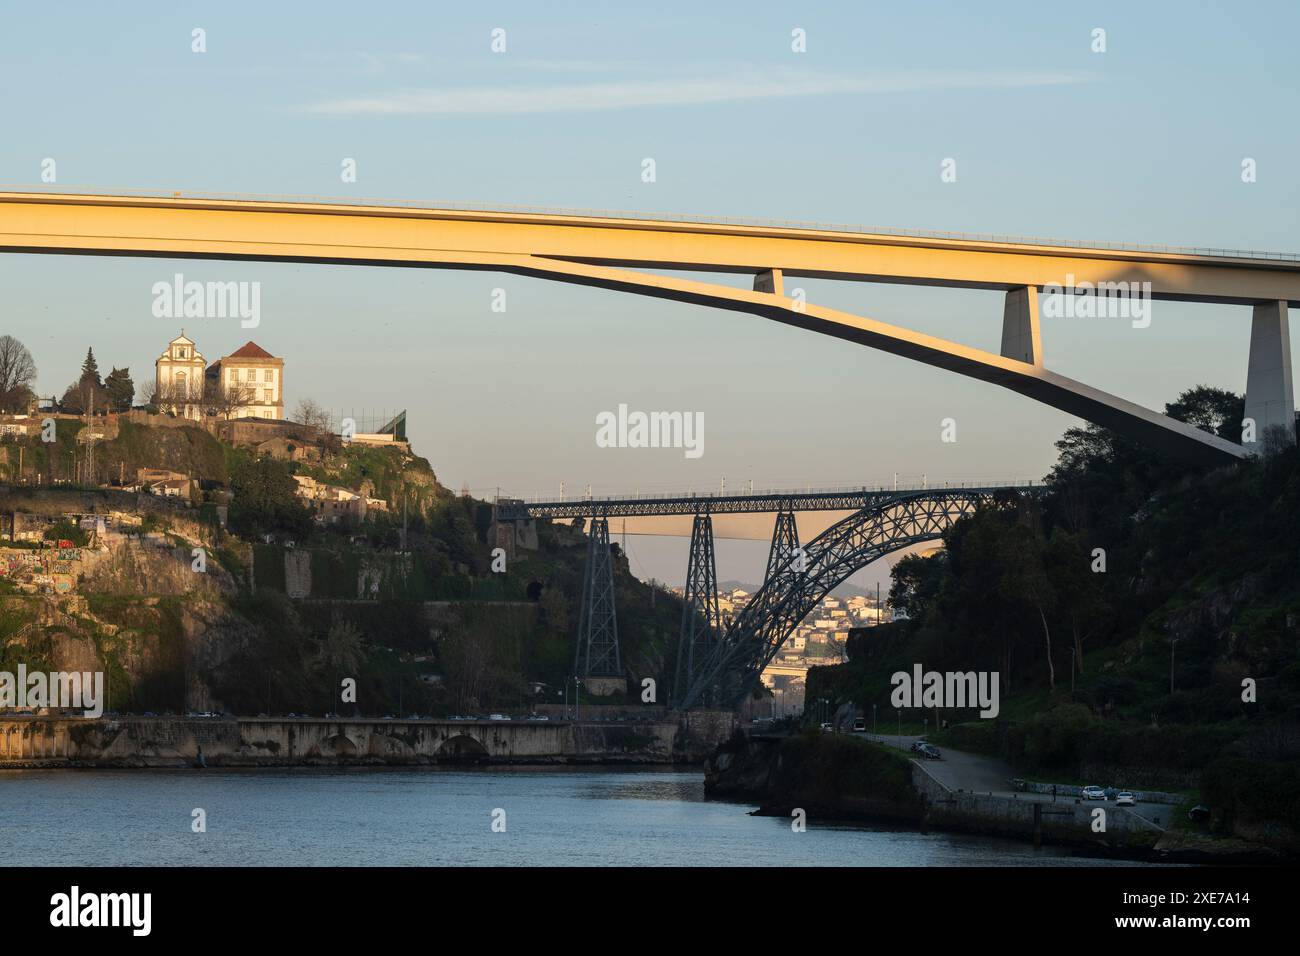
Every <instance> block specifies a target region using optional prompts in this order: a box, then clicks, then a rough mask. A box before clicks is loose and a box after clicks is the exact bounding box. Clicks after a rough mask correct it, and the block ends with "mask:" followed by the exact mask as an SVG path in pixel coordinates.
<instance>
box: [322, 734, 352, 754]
mask: <svg viewBox="0 0 1300 956" xmlns="http://www.w3.org/2000/svg"><path fill="white" fill-rule="evenodd" d="M318 749H319V750H320V753H321V756H334V757H355V756H356V755H357V754H358V753H359V752H360V748H358V746H357V742H356V741H355V740H353V739H352V738H351V737H349V736H348V735H347V734H343V733H339V734H332V735H331V736H329V737H326V738H325V739H324V740H322V741H321V742H320V744H319V745H318Z"/></svg>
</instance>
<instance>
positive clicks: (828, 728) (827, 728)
mask: <svg viewBox="0 0 1300 956" xmlns="http://www.w3.org/2000/svg"><path fill="white" fill-rule="evenodd" d="M821 729H822V732H823V733H827V734H829V733H830V732H831V731H832V730H834V728H833V727H832V726H831V725H830V723H829V722H825V723H823V724H822V726H821Z"/></svg>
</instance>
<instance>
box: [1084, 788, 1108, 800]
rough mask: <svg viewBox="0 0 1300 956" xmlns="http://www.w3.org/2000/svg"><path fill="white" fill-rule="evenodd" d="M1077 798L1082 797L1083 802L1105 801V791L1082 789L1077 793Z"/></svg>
mask: <svg viewBox="0 0 1300 956" xmlns="http://www.w3.org/2000/svg"><path fill="white" fill-rule="evenodd" d="M1079 796H1081V797H1083V799H1085V800H1102V801H1104V800H1105V799H1106V791H1105V790H1103V789H1101V787H1084V788H1083V789H1082V790H1081V791H1080V792H1079Z"/></svg>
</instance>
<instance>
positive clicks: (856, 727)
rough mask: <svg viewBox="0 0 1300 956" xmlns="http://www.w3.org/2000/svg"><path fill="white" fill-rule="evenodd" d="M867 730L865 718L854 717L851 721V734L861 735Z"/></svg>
mask: <svg viewBox="0 0 1300 956" xmlns="http://www.w3.org/2000/svg"><path fill="white" fill-rule="evenodd" d="M866 729H867V719H866V718H865V717H856V718H854V720H853V732H854V733H861V732H862V731H864V730H866Z"/></svg>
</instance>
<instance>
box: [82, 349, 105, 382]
mask: <svg viewBox="0 0 1300 956" xmlns="http://www.w3.org/2000/svg"><path fill="white" fill-rule="evenodd" d="M87 380H91V381H93V382H94V383H95V384H96V385H103V384H104V383H103V382H101V381H100V379H99V363H98V362H96V361H95V350H94V349H86V360H85V361H84V362H82V363H81V377H80V379H79V381H82V382H84V381H87Z"/></svg>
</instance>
